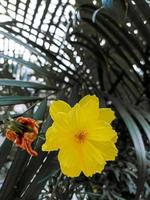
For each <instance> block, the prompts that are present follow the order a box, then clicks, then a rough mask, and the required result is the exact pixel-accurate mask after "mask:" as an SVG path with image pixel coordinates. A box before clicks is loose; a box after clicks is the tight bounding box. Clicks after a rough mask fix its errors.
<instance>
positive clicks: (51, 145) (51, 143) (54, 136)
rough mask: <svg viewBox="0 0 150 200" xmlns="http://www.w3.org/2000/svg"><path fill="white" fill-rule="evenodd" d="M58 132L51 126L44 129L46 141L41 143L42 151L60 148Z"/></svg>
mask: <svg viewBox="0 0 150 200" xmlns="http://www.w3.org/2000/svg"><path fill="white" fill-rule="evenodd" d="M60 136H61V135H60V134H59V133H58V132H57V131H56V130H55V128H54V127H53V126H52V127H50V128H48V130H47V131H46V142H45V143H44V144H43V145H42V151H55V150H58V149H59V148H60V142H61V141H60Z"/></svg>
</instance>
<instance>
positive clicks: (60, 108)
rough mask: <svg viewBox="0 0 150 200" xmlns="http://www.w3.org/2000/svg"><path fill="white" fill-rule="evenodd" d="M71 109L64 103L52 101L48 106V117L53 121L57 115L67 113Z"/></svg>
mask: <svg viewBox="0 0 150 200" xmlns="http://www.w3.org/2000/svg"><path fill="white" fill-rule="evenodd" d="M70 109H71V107H70V105H69V104H67V103H66V102H65V101H61V100H58V101H54V102H53V103H52V104H51V106H50V115H51V117H52V119H53V120H55V119H56V117H57V114H58V113H68V112H69V111H70Z"/></svg>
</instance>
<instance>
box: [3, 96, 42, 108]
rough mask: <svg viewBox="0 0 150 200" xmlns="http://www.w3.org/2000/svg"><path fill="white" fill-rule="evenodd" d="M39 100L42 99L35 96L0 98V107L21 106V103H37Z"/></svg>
mask: <svg viewBox="0 0 150 200" xmlns="http://www.w3.org/2000/svg"><path fill="white" fill-rule="evenodd" d="M40 99H42V98H41V97H36V96H1V97H0V106H8V105H15V104H22V103H27V102H32V101H37V100H40Z"/></svg>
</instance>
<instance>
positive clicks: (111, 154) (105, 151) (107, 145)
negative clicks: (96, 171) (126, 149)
mask: <svg viewBox="0 0 150 200" xmlns="http://www.w3.org/2000/svg"><path fill="white" fill-rule="evenodd" d="M92 144H93V145H94V146H95V148H97V149H99V151H100V152H101V155H102V156H103V158H104V160H105V161H109V160H115V157H116V156H117V154H118V149H117V148H116V146H115V145H114V144H113V142H111V141H110V142H95V141H92Z"/></svg>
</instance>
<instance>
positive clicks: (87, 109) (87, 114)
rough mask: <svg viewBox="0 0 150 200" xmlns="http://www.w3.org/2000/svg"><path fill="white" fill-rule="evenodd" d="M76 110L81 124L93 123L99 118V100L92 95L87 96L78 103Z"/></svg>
mask: <svg viewBox="0 0 150 200" xmlns="http://www.w3.org/2000/svg"><path fill="white" fill-rule="evenodd" d="M79 107H80V109H78V112H79V116H80V119H81V123H88V122H90V121H95V120H97V119H98V117H99V99H98V98H97V97H96V96H95V95H93V96H90V95H87V96H86V97H84V98H83V99H81V100H80V102H79Z"/></svg>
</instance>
